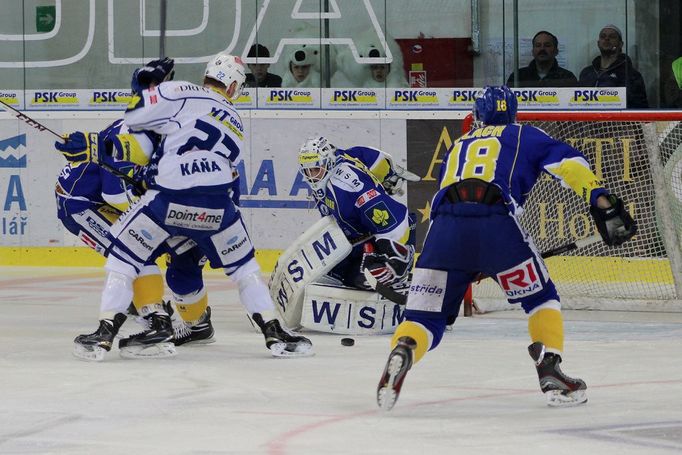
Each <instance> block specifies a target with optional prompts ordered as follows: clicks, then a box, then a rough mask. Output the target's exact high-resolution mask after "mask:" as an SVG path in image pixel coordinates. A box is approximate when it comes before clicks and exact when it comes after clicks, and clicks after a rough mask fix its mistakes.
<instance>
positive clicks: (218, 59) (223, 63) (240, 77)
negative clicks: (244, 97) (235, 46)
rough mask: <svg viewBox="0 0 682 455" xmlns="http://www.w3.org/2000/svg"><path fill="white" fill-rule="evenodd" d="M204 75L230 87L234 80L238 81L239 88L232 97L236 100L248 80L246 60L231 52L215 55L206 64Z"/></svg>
mask: <svg viewBox="0 0 682 455" xmlns="http://www.w3.org/2000/svg"><path fill="white" fill-rule="evenodd" d="M204 77H209V78H211V79H213V80H216V81H218V82H220V83H222V84H224V85H225V87H226V88H228V89H229V88H230V85H232V82H235V81H236V82H237V89H236V90H235V92H234V95H232V99H233V100H236V99H237V98H239V96H240V95H241V93H242V88H244V83H245V82H246V70H245V69H244V62H242V59H241V58H239V57H237V56H235V55H230V54H224V53H222V52H221V53H220V54H218V55H216V56H215V57H213V58H212V59H211V60H210V61H209V62H208V64H207V65H206V71H205V72H204Z"/></svg>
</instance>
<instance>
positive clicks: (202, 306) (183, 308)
mask: <svg viewBox="0 0 682 455" xmlns="http://www.w3.org/2000/svg"><path fill="white" fill-rule="evenodd" d="M174 303H175V308H177V309H178V314H180V317H181V318H182V320H183V321H185V322H196V321H198V320H199V318H200V317H201V315H202V314H204V311H206V307H207V306H208V294H204V296H203V297H202V298H200V299H199V300H197V301H196V302H194V303H178V302H174Z"/></svg>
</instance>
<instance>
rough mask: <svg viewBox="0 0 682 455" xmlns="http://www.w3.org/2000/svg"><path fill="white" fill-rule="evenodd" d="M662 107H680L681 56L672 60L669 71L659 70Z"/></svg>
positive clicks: (681, 95)
mask: <svg viewBox="0 0 682 455" xmlns="http://www.w3.org/2000/svg"><path fill="white" fill-rule="evenodd" d="M661 78H662V79H663V92H662V107H669V108H675V109H679V108H682V57H678V58H677V59H676V60H673V62H672V64H671V66H670V71H665V72H661Z"/></svg>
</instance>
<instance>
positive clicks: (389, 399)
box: [377, 355, 403, 411]
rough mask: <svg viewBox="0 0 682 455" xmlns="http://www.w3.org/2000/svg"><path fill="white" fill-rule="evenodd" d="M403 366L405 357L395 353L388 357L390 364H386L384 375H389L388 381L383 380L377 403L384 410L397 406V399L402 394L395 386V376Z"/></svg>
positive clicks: (378, 391)
mask: <svg viewBox="0 0 682 455" xmlns="http://www.w3.org/2000/svg"><path fill="white" fill-rule="evenodd" d="M402 367H403V357H402V356H400V355H394V356H392V357H391V358H390V359H388V365H387V366H386V372H385V373H384V375H388V379H386V382H385V383H384V381H382V383H384V385H382V386H380V387H379V389H378V390H377V404H378V405H379V408H381V410H382V411H390V410H391V409H393V406H395V403H396V401H398V396H399V395H400V389H397V390H396V388H395V385H396V384H395V378H396V377H397V376H398V373H400V370H401V369H402Z"/></svg>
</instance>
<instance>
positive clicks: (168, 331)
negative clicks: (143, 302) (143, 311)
mask: <svg viewBox="0 0 682 455" xmlns="http://www.w3.org/2000/svg"><path fill="white" fill-rule="evenodd" d="M145 319H147V320H148V321H149V330H146V331H144V332H140V333H138V334H135V335H131V336H129V337H128V338H123V339H121V340H119V342H118V348H119V350H120V351H121V352H120V354H121V357H123V358H125V359H140V358H157V359H158V358H165V357H173V356H175V355H176V354H177V352H176V351H175V345H174V344H173V324H172V323H171V319H170V316H168V315H167V314H164V313H159V312H156V311H154V312H151V313H149V314H148V315H147V316H145Z"/></svg>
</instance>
